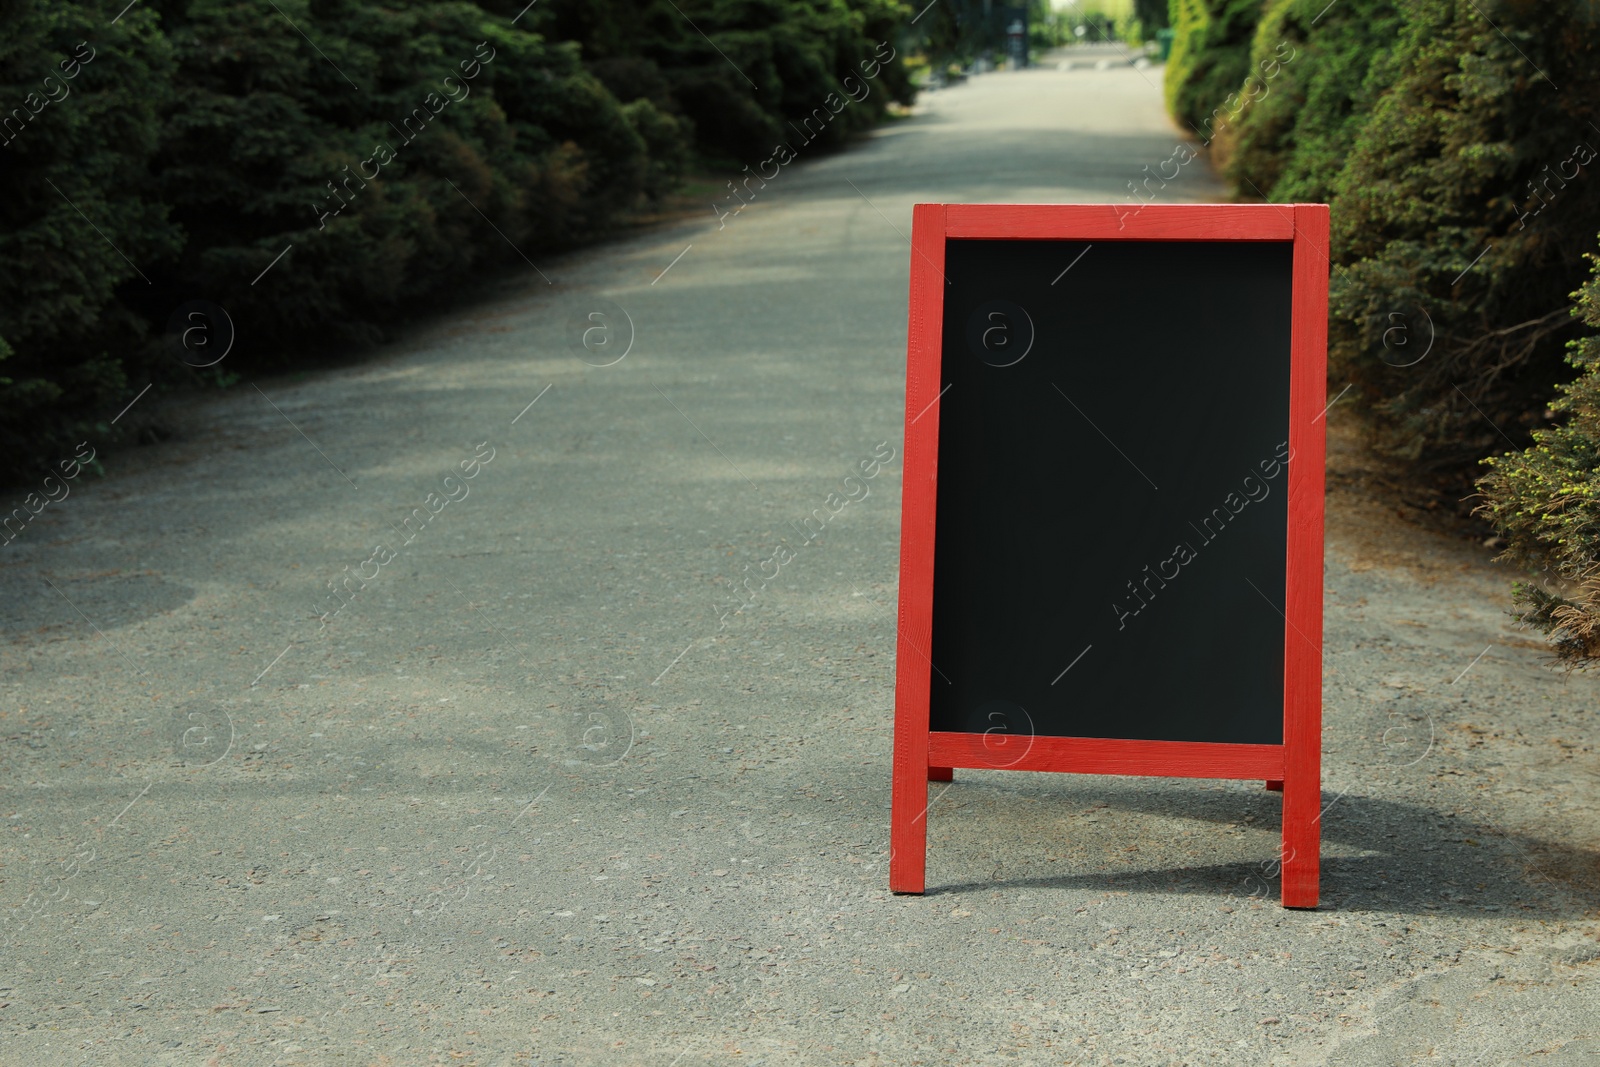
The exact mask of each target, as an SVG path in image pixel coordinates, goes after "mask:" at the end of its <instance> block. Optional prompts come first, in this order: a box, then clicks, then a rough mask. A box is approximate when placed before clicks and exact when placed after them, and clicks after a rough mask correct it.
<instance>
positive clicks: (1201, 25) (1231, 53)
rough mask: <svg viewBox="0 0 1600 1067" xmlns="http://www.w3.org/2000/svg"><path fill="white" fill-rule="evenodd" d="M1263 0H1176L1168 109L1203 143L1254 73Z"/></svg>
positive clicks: (1169, 72) (1210, 135)
mask: <svg viewBox="0 0 1600 1067" xmlns="http://www.w3.org/2000/svg"><path fill="white" fill-rule="evenodd" d="M1261 4H1262V0H1172V30H1173V35H1174V36H1173V40H1172V55H1171V56H1170V57H1169V58H1168V59H1167V67H1166V74H1165V78H1166V96H1167V110H1168V111H1170V112H1171V113H1172V115H1173V117H1175V118H1176V119H1178V121H1179V122H1180V123H1183V124H1185V125H1187V126H1189V127H1190V128H1191V129H1193V130H1194V131H1195V132H1196V133H1197V134H1198V135H1199V136H1200V139H1201V140H1203V141H1209V140H1210V139H1211V137H1212V135H1213V133H1214V129H1213V127H1214V126H1215V125H1216V124H1217V121H1219V120H1217V119H1214V118H1213V115H1214V113H1215V112H1216V110H1217V109H1218V108H1221V107H1223V106H1224V104H1225V102H1226V101H1227V99H1228V97H1229V96H1231V95H1232V94H1233V93H1235V92H1237V91H1238V90H1239V88H1240V86H1242V85H1243V84H1244V80H1245V76H1246V75H1247V74H1249V72H1250V44H1251V40H1252V38H1253V37H1254V34H1255V29H1256V23H1257V22H1258V21H1259V20H1260V18H1261Z"/></svg>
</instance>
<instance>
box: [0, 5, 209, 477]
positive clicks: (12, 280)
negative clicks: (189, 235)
mask: <svg viewBox="0 0 1600 1067" xmlns="http://www.w3.org/2000/svg"><path fill="white" fill-rule="evenodd" d="M80 60H86V61H80ZM64 64H65V66H64ZM173 70H174V58H173V51H172V48H171V46H170V45H169V44H168V43H167V40H166V38H165V37H164V36H163V35H162V34H161V33H160V31H159V29H158V20H157V19H156V16H155V15H154V14H153V13H152V12H151V11H150V10H148V9H141V8H135V9H134V10H132V11H129V12H128V13H127V15H126V16H125V17H123V18H122V19H120V20H118V21H117V22H116V23H115V24H108V23H107V20H106V18H105V16H104V12H103V11H102V10H101V7H100V5H94V6H93V7H92V8H91V7H90V5H87V4H80V3H50V4H44V3H39V4H24V5H6V6H5V7H3V8H0V72H3V73H0V125H3V132H0V141H3V142H4V146H3V147H0V156H3V159H4V162H3V163H0V175H3V177H0V182H3V183H4V184H3V188H4V193H5V195H3V196H0V338H4V339H5V342H6V343H5V345H4V348H3V349H0V360H3V362H0V373H3V374H4V375H5V377H4V378H0V416H3V417H0V477H4V476H6V475H7V474H10V475H12V476H15V477H23V478H26V479H28V480H30V481H31V480H34V479H35V478H36V477H37V473H36V469H37V468H38V467H39V465H40V464H41V463H42V464H49V463H52V462H54V460H55V459H56V458H60V456H69V455H71V452H72V448H71V446H72V444H74V443H76V441H78V440H81V439H82V438H81V437H80V436H78V435H79V434H81V433H83V432H85V431H86V429H88V428H90V427H92V426H93V424H94V423H96V422H98V421H101V420H103V419H108V418H110V417H111V416H113V415H115V414H116V412H117V409H118V408H120V407H121V406H122V404H123V403H125V402H126V401H127V400H128V399H130V398H131V395H132V394H131V391H130V389H129V384H130V383H129V380H128V375H127V373H126V372H125V369H124V364H123V360H122V357H123V355H124V353H125V352H127V351H128V350H129V349H130V348H137V347H138V346H139V345H140V344H142V343H143V341H144V339H145V338H146V337H147V336H148V333H149V328H148V326H147V324H146V322H145V320H144V319H143V318H142V317H141V316H140V315H139V314H138V313H137V312H136V311H135V310H134V307H136V305H133V304H132V303H131V302H130V303H123V302H121V301H119V300H118V294H119V293H123V292H137V293H138V294H140V295H143V294H148V293H150V292H151V291H152V290H153V288H154V286H153V284H152V281H151V280H147V279H151V278H153V277H154V276H155V274H154V272H155V261H156V260H157V259H159V258H161V257H162V256H168V255H171V254H172V253H173V251H174V250H176V249H177V247H178V246H179V242H180V240H181V233H180V231H179V229H178V228H177V227H176V226H175V225H174V224H173V223H172V221H171V220H170V218H169V217H168V216H169V211H168V208H167V207H166V205H165V204H164V203H163V202H162V200H161V199H160V197H159V195H158V194H157V192H156V190H155V189H154V182H153V181H152V179H151V177H150V174H149V168H148V164H149V161H150V159H151V157H152V155H153V154H154V153H155V151H156V148H157V145H158V142H159V138H160V134H161V116H162V113H163V112H164V111H165V110H166V108H167V107H168V106H169V105H170V100H171V96H170V89H169V86H170V80H171V78H172V75H173ZM69 71H70V72H71V73H70V76H69V74H68V72H69ZM46 79H49V81H48V82H47V81H46ZM141 270H142V272H143V273H141ZM141 387H142V383H141V385H140V386H135V387H134V388H135V389H137V388H141ZM62 412H71V413H72V414H70V415H63V414H61V413H62ZM100 413H103V414H100Z"/></svg>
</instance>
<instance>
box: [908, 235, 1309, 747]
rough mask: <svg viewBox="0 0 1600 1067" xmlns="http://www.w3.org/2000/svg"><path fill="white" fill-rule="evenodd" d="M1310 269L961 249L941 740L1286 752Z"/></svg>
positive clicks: (949, 433) (938, 603)
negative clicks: (1294, 466)
mask: <svg viewBox="0 0 1600 1067" xmlns="http://www.w3.org/2000/svg"><path fill="white" fill-rule="evenodd" d="M1292 250H1293V246H1292V244H1291V243H1290V242H1288V241H1282V242H1276V241H1159V240H1156V241H1115V242H1101V243H1096V244H1092V245H1091V244H1089V243H1087V242H1084V241H1062V240H1029V241H1017V240H961V239H951V240H949V241H948V242H947V244H946V249H945V261H944V276H945V278H946V279H947V280H948V284H947V285H945V286H944V287H943V289H944V293H943V316H944V318H943V352H942V361H941V375H942V381H941V383H940V385H941V388H942V389H944V390H945V392H944V393H943V394H942V398H941V399H940V401H939V405H940V407H939V441H938V467H937V471H938V474H937V477H938V495H937V502H936V506H937V530H938V534H937V538H936V541H935V545H934V565H933V615H932V638H931V646H930V648H929V649H928V652H929V657H928V658H929V659H930V660H931V663H932V668H933V669H932V675H931V681H930V699H929V728H930V729H931V730H933V731H951V732H962V733H979V734H981V733H986V732H1002V733H1012V734H1031V735H1036V736H1052V737H1114V738H1129V739H1147V740H1165V741H1209V742H1239V743H1255V744H1281V743H1282V742H1283V724H1284V659H1283V647H1284V639H1285V638H1284V634H1285V617H1284V615H1283V613H1282V609H1283V607H1284V589H1285V555H1286V529H1287V525H1288V523H1287V519H1288V509H1287V499H1288V477H1287V474H1286V464H1285V461H1286V459H1287V455H1288V445H1287V442H1288V439H1289V381H1290V358H1289V357H1290V320H1291V302H1290V297H1291V280H1292V270H1293V256H1292Z"/></svg>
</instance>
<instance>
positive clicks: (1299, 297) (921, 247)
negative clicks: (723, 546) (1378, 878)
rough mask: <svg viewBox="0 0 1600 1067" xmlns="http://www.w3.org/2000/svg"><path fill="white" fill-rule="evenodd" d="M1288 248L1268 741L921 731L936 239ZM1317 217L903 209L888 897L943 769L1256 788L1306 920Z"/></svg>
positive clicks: (1314, 609) (1281, 210) (1315, 804)
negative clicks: (1283, 497) (1275, 816)
mask: <svg viewBox="0 0 1600 1067" xmlns="http://www.w3.org/2000/svg"><path fill="white" fill-rule="evenodd" d="M961 237H969V238H988V239H1012V240H1069V241H1072V240H1082V241H1284V242H1292V244H1293V246H1294V252H1293V262H1294V266H1293V271H1294V277H1293V289H1292V297H1291V301H1292V325H1291V328H1290V371H1289V463H1288V478H1289V502H1288V508H1289V524H1288V540H1287V557H1286V564H1287V569H1286V570H1287V573H1286V581H1285V585H1286V588H1285V590H1284V593H1285V596H1284V608H1283V613H1284V623H1285V625H1284V637H1283V640H1284V671H1283V708H1284V714H1283V743H1282V744H1281V745H1246V744H1210V743H1199V742H1188V741H1135V740H1119V739H1109V738H1076V737H1027V736H1019V735H990V734H968V733H944V732H938V733H935V732H933V731H931V730H930V728H929V717H928V698H929V693H928V689H929V673H930V665H929V662H928V658H927V654H926V651H925V650H926V649H927V648H929V647H930V645H931V644H932V632H933V547H934V533H935V530H934V522H935V502H936V500H937V493H938V458H939V407H938V399H939V391H940V384H939V383H940V369H941V368H940V362H941V355H942V351H943V326H944V251H945V242H946V241H947V240H948V239H950V238H961ZM1327 246H1328V208H1327V205H1325V204H1293V205H1288V204H1243V205H1238V204H1198V205H1187V204H1186V205H1154V204H1153V205H1149V206H1147V207H1145V208H1143V209H1142V210H1141V211H1139V212H1138V213H1137V214H1133V215H1129V214H1127V213H1126V212H1122V211H1119V209H1118V208H1116V207H1113V206H1111V205H1104V204H1099V205H1082V204H1061V205H1056V204H1051V205H1032V204H1027V205H1011V204H1006V205H1000V204H918V205H917V206H916V208H915V211H914V213H913V216H912V227H911V306H910V314H909V334H908V338H907V351H906V357H907V358H906V435H905V451H904V453H903V455H904V457H905V458H904V464H905V466H904V471H905V475H904V485H903V488H902V499H901V532H900V623H899V630H898V632H897V635H896V648H895V652H896V668H895V710H894V784H893V794H892V801H891V815H890V822H891V830H890V852H889V888H890V889H891V890H893V891H894V892H896V893H921V892H923V890H924V888H925V882H926V855H927V837H928V820H927V814H928V804H929V800H928V783H929V782H930V781H944V782H947V781H950V780H951V777H952V770H953V768H956V767H970V768H974V769H1005V770H1028V771H1065V772H1073V773H1079V774H1131V775H1154V776H1161V777H1189V778H1246V779H1260V780H1263V781H1265V782H1266V784H1267V786H1268V788H1272V789H1281V791H1282V792H1283V846H1282V852H1281V853H1280V856H1279V861H1280V863H1281V866H1282V872H1283V881H1282V901H1283V905H1284V907H1288V908H1314V907H1316V906H1317V887H1318V873H1319V853H1320V849H1321V834H1320V829H1319V826H1318V821H1319V819H1320V817H1321V815H1320V807H1321V800H1322V770H1321V768H1322V761H1321V745H1322V519H1323V463H1324V454H1325V444H1324V437H1325V433H1324V423H1323V422H1322V414H1323V411H1324V410H1325V409H1324V406H1323V405H1324V403H1325V397H1326V391H1327V320H1328V254H1327Z"/></svg>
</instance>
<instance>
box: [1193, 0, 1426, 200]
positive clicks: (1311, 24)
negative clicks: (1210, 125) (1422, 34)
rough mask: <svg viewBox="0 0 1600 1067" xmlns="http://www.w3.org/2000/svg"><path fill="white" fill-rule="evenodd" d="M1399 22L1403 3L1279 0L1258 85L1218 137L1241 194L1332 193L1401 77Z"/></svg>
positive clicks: (1264, 37)
mask: <svg viewBox="0 0 1600 1067" xmlns="http://www.w3.org/2000/svg"><path fill="white" fill-rule="evenodd" d="M1400 23H1401V16H1400V14H1399V11H1398V9H1397V6H1396V3H1395V2H1394V0H1342V2H1341V3H1339V4H1336V5H1334V6H1333V7H1331V8H1330V7H1329V6H1328V3H1327V0H1321V2H1318V0H1272V2H1271V3H1270V4H1269V5H1268V7H1267V9H1266V13H1265V14H1264V15H1263V16H1262V19H1261V23H1260V25H1259V26H1258V27H1257V29H1256V36H1255V42H1254V44H1253V46H1252V48H1251V52H1250V70H1251V71H1252V72H1254V73H1255V75H1256V77H1257V79H1258V82H1257V83H1253V84H1251V85H1250V86H1249V87H1248V89H1247V91H1246V92H1247V95H1248V97H1249V99H1248V101H1247V103H1246V105H1245V106H1244V107H1242V108H1240V113H1239V116H1238V118H1237V119H1235V120H1234V121H1232V122H1231V123H1230V124H1228V126H1227V127H1226V129H1225V130H1224V131H1222V132H1220V133H1219V138H1218V139H1219V146H1220V147H1221V148H1222V149H1223V154H1224V155H1225V156H1226V157H1227V166H1226V168H1225V172H1226V174H1227V176H1228V178H1229V179H1230V180H1231V181H1232V182H1233V183H1234V185H1235V186H1236V187H1237V188H1238V190H1239V192H1240V193H1241V194H1243V195H1245V196H1252V197H1266V198H1268V199H1271V200H1276V201H1279V202H1282V203H1295V202H1300V203H1325V202H1327V201H1328V200H1329V199H1331V198H1332V196H1333V181H1334V179H1336V178H1337V177H1338V175H1339V172H1340V171H1341V170H1342V169H1343V167H1344V163H1345V160H1346V158H1347V157H1348V156H1349V153H1350V150H1351V148H1352V147H1353V145H1354V144H1355V139H1356V136H1357V134H1359V133H1360V131H1361V128H1362V126H1363V124H1364V123H1365V122H1366V120H1367V118H1368V116H1369V115H1370V114H1371V113H1372V107H1373V104H1374V102H1375V101H1376V100H1377V98H1378V96H1379V94H1381V93H1382V92H1383V90H1384V89H1385V88H1387V87H1388V86H1389V85H1390V84H1391V83H1392V82H1393V80H1394V78H1395V76H1396V71H1395V70H1394V69H1393V66H1392V64H1391V63H1390V62H1388V59H1389V53H1390V48H1391V47H1392V46H1393V44H1394V43H1395V33H1396V30H1397V29H1398V27H1399V25H1400ZM1291 56H1292V58H1288V59H1287V61H1285V58H1286V57H1291ZM1268 75H1271V76H1270V77H1269V76H1268Z"/></svg>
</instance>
